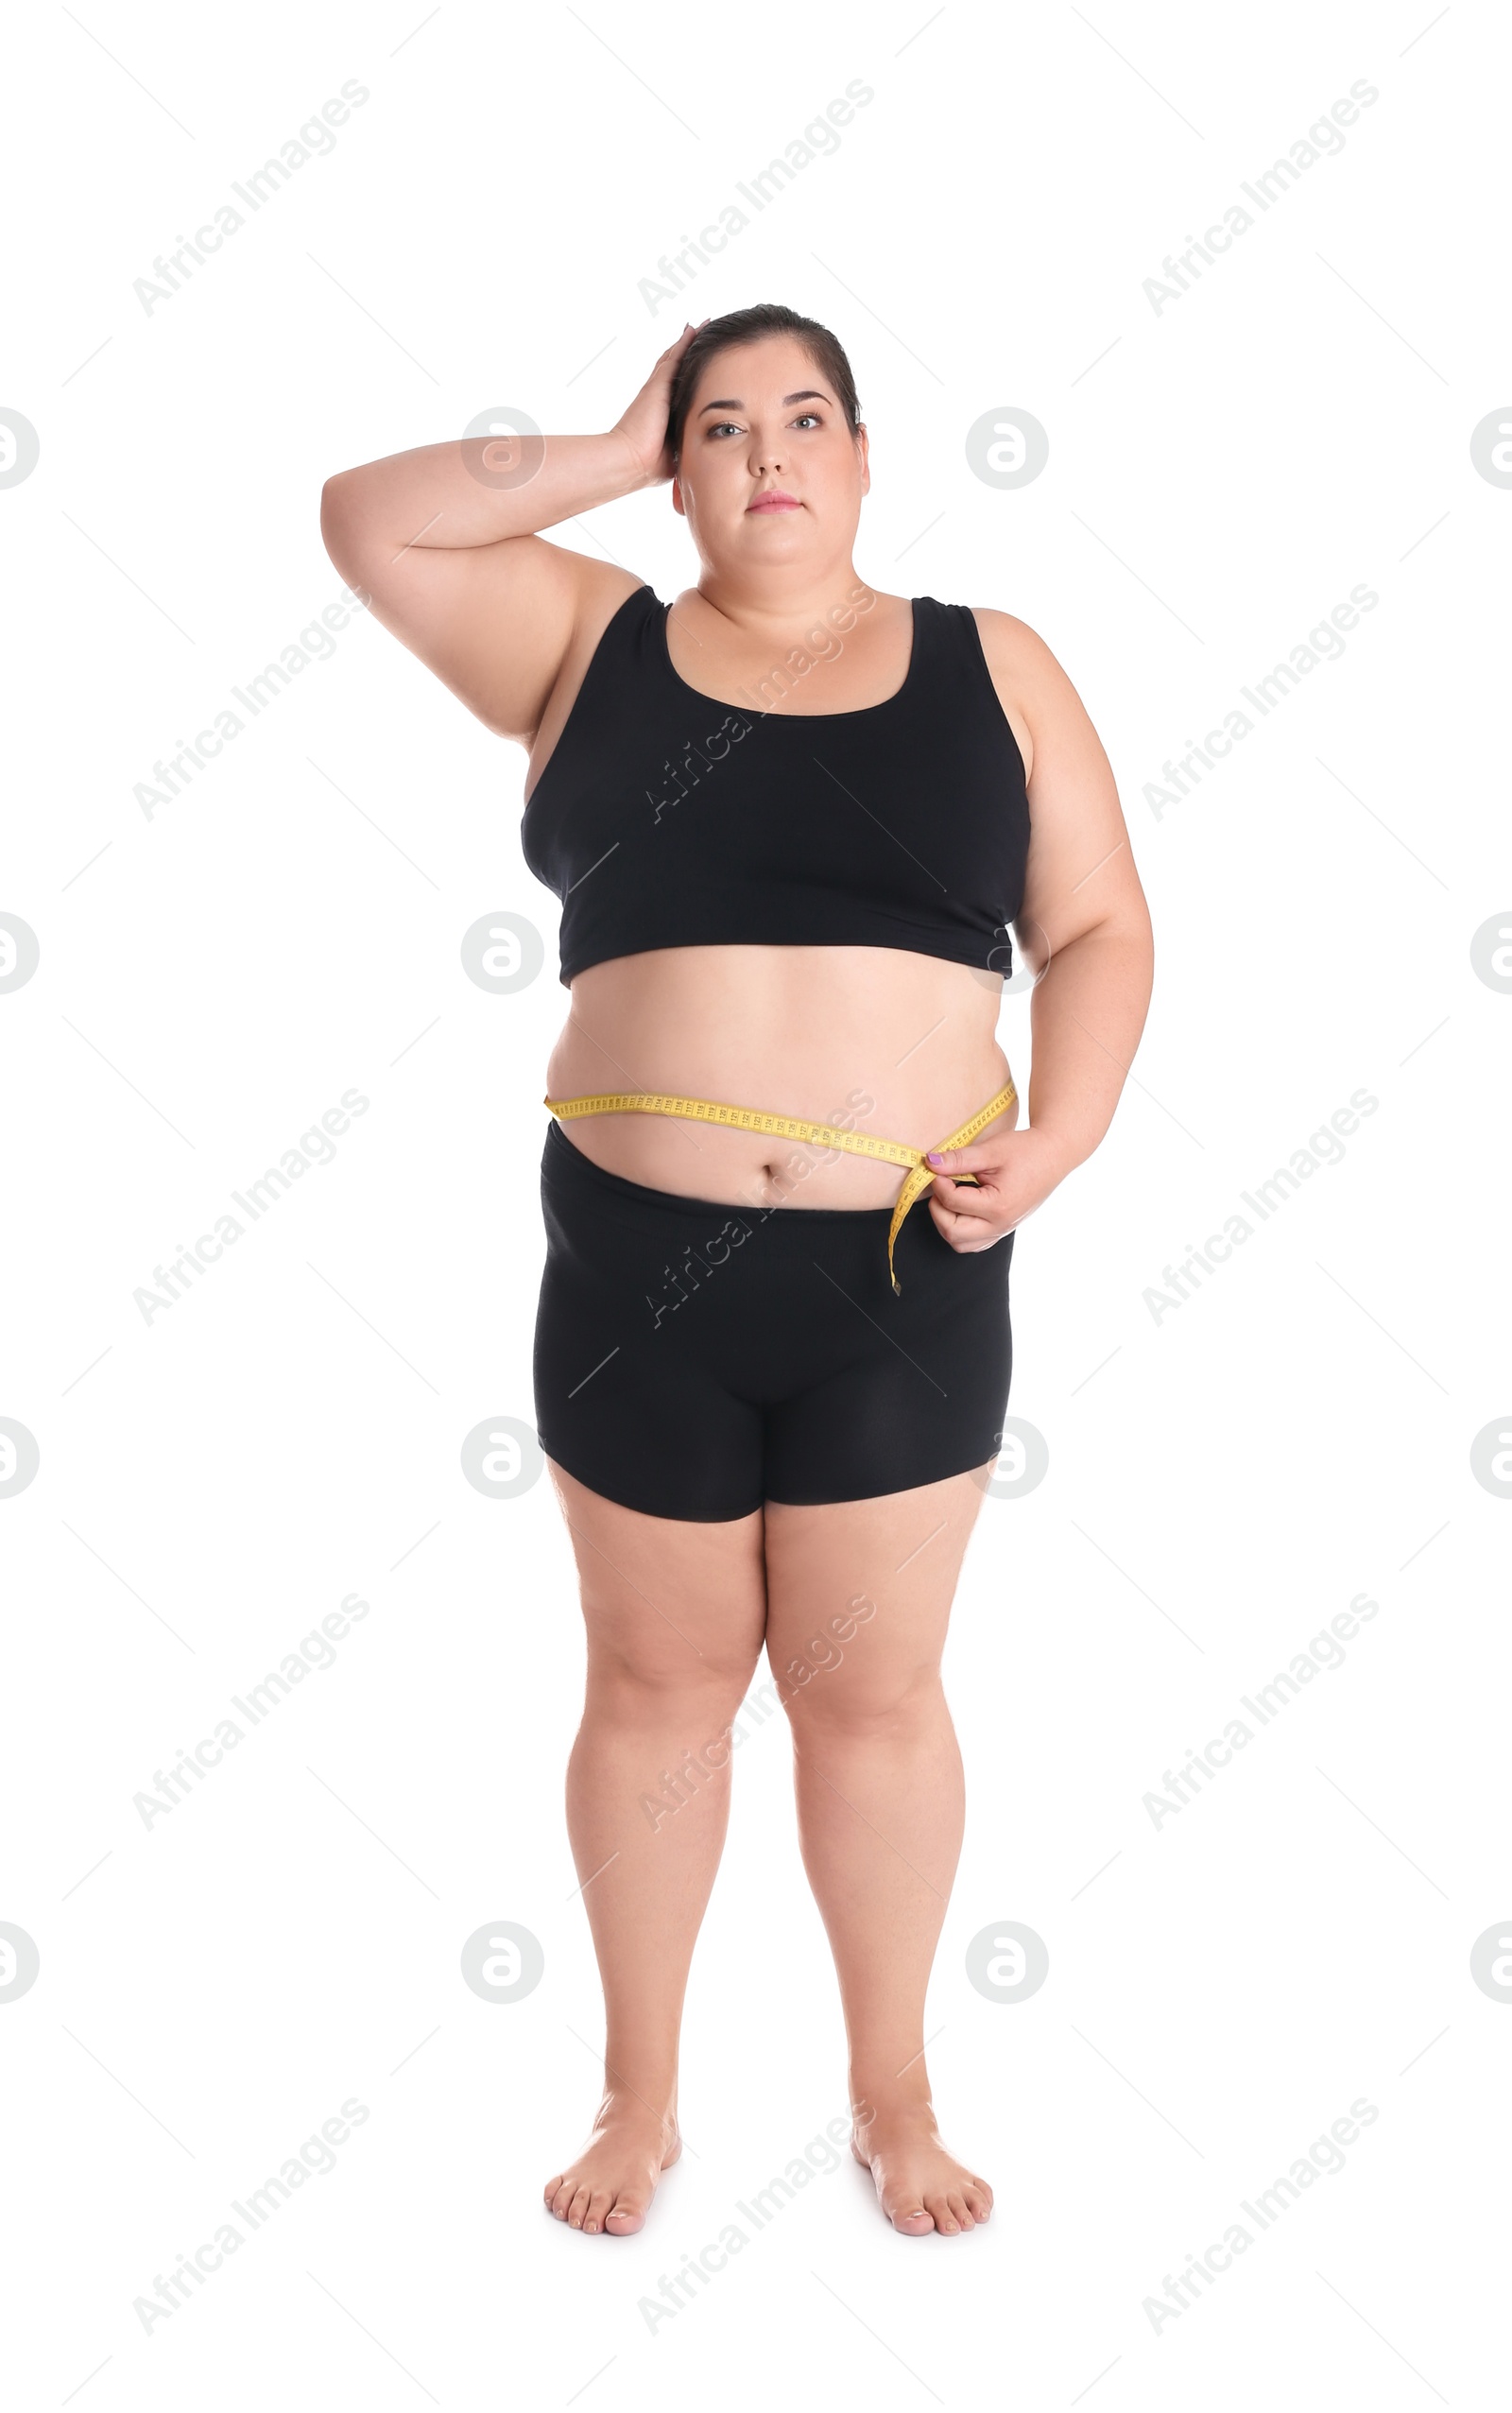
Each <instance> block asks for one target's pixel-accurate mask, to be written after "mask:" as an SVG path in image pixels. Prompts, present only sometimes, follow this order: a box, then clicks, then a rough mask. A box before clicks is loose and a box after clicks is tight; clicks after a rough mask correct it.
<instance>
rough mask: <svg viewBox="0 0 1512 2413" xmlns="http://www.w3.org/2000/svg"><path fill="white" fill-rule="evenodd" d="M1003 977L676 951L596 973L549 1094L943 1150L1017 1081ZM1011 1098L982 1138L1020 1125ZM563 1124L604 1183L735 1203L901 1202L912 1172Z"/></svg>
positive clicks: (583, 1121) (664, 1127) (609, 1125)
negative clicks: (709, 1109) (715, 1107)
mask: <svg viewBox="0 0 1512 2413" xmlns="http://www.w3.org/2000/svg"><path fill="white" fill-rule="evenodd" d="M1002 994H1003V982H1002V979H1001V978H1000V976H999V975H998V974H995V973H988V972H977V971H974V970H973V969H972V968H971V966H970V965H969V964H958V963H946V962H943V961H941V960H940V959H939V958H937V957H933V956H919V955H912V954H908V953H905V952H904V951H903V950H902V949H901V948H896V947H667V948H659V949H655V950H652V951H650V952H648V953H646V954H644V955H635V956H622V957H619V958H618V959H617V960H615V961H614V962H612V963H601V964H594V965H593V967H592V968H591V969H590V970H589V971H587V972H583V973H579V974H578V975H577V978H576V980H575V981H574V982H573V985H572V1006H571V1008H570V1010H569V1013H568V1018H567V1023H566V1026H565V1027H564V1028H563V1030H562V1033H561V1036H560V1038H559V1039H558V1042H557V1044H556V1046H555V1047H554V1048H553V1049H552V1052H551V1057H550V1060H549V1062H548V1064H547V1067H546V1088H547V1094H548V1095H550V1096H552V1097H584V1096H589V1095H596V1094H602V1093H604V1092H605V1091H612V1090H650V1091H656V1092H667V1091H671V1092H673V1093H675V1094H678V1095H679V1096H684V1097H702V1098H708V1099H711V1100H714V1101H716V1102H718V1103H720V1104H723V1105H730V1106H748V1107H754V1108H757V1109H759V1110H761V1111H763V1112H767V1113H772V1114H788V1115H793V1116H796V1117H799V1118H800V1119H801V1120H803V1121H805V1122H811V1123H833V1124H837V1125H839V1126H840V1127H841V1128H842V1129H851V1130H857V1131H863V1132H868V1133H870V1134H871V1135H872V1136H874V1137H876V1138H879V1139H888V1140H902V1141H903V1142H904V1143H905V1144H906V1145H908V1146H912V1147H919V1148H928V1147H934V1146H936V1144H937V1143H938V1142H939V1141H940V1140H941V1139H943V1138H944V1137H946V1136H947V1135H948V1134H949V1133H950V1132H952V1131H954V1130H955V1129H958V1128H959V1127H960V1125H961V1124H963V1123H965V1122H967V1121H969V1120H970V1118H971V1115H972V1114H974V1113H975V1112H977V1110H978V1108H979V1107H982V1106H985V1105H986V1104H987V1102H988V1098H990V1097H992V1096H994V1095H995V1094H996V1093H997V1092H998V1091H999V1090H1000V1089H1001V1088H1002V1087H1003V1085H1004V1083H1005V1081H1006V1080H1007V1078H1008V1062H1007V1058H1006V1057H1005V1055H1004V1053H1003V1050H1002V1049H1001V1047H999V1045H998V1043H997V1040H996V1036H995V1033H996V1028H997V1020H998V1008H999V1004H1000V1001H1001V998H1002ZM1018 1119H1019V1104H1018V1101H1017V1100H1015V1101H1014V1103H1013V1104H1012V1105H1011V1106H1009V1107H1008V1108H1007V1110H1006V1111H1005V1112H1004V1113H1003V1114H1000V1115H999V1116H997V1117H996V1118H995V1119H994V1121H993V1122H991V1123H989V1124H988V1126H987V1127H986V1129H984V1130H983V1131H982V1132H981V1133H979V1134H978V1137H979V1138H982V1139H985V1138H987V1136H988V1133H989V1132H991V1131H996V1130H999V1129H1012V1128H1013V1127H1014V1126H1015V1124H1016V1123H1017V1122H1018ZM562 1129H563V1130H564V1132H565V1134H566V1136H567V1138H568V1139H569V1140H570V1141H571V1143H572V1145H573V1146H575V1147H576V1148H579V1149H581V1151H582V1153H583V1154H584V1155H585V1156H586V1157H589V1158H591V1159H592V1161H593V1163H595V1164H599V1165H602V1166H603V1167H604V1169H605V1170H606V1171H607V1172H610V1173H618V1174H620V1175H621V1176H622V1177H623V1178H624V1179H625V1180H626V1181H640V1182H643V1183H644V1184H645V1186H646V1187H647V1188H649V1189H653V1190H670V1191H673V1192H675V1193H677V1194H678V1195H679V1196H681V1197H683V1198H711V1199H714V1200H718V1201H722V1202H727V1203H730V1204H750V1205H764V1206H798V1207H803V1206H812V1207H850V1208H861V1207H880V1206H890V1205H891V1204H892V1202H893V1200H894V1199H895V1198H896V1197H897V1195H898V1190H899V1186H900V1184H901V1182H902V1179H903V1171H902V1167H900V1166H898V1165H894V1164H888V1163H879V1162H877V1161H876V1160H875V1159H872V1158H869V1157H864V1156H852V1155H851V1154H850V1153H849V1152H845V1151H841V1150H831V1149H828V1148H826V1147H825V1146H821V1145H816V1144H812V1143H809V1142H804V1141H799V1140H790V1139H783V1138H780V1137H778V1136H777V1135H775V1134H773V1133H770V1132H765V1131H741V1130H730V1129H726V1128H724V1127H723V1126H722V1125H719V1124H713V1123H700V1122H696V1121H693V1120H690V1119H687V1118H678V1117H674V1116H669V1115H661V1114H637V1113H628V1114H589V1115H583V1116H581V1117H576V1118H574V1119H573V1120H571V1121H569V1122H567V1123H565V1124H564V1125H563V1126H562Z"/></svg>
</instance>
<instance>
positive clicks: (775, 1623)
mask: <svg viewBox="0 0 1512 2413" xmlns="http://www.w3.org/2000/svg"><path fill="white" fill-rule="evenodd" d="M991 1464H992V1461H991V1459H988V1460H987V1461H986V1463H985V1465H984V1466H982V1467H980V1468H977V1469H975V1470H974V1471H972V1472H970V1473H967V1474H953V1475H947V1476H946V1477H945V1478H944V1479H943V1480H941V1481H939V1482H936V1483H923V1484H920V1485H919V1486H918V1487H917V1488H916V1489H914V1490H911V1491H889V1492H886V1493H885V1494H883V1495H882V1496H880V1497H875V1498H871V1499H866V1500H840V1501H834V1502H831V1503H829V1504H827V1505H824V1506H820V1507H812V1508H805V1507H791V1506H786V1505H783V1504H782V1503H780V1502H778V1501H775V1500H768V1501H767V1503H766V1510H765V1561H766V1653H767V1658H768V1659H769V1661H770V1663H771V1668H772V1673H773V1676H774V1677H775V1678H776V1679H777V1682H778V1685H779V1688H780V1690H781V1692H782V1698H783V1700H784V1701H785V1703H786V1704H787V1706H788V1709H789V1711H790V1713H791V1714H792V1715H795V1716H798V1717H804V1716H812V1717H814V1718H816V1719H823V1718H825V1717H833V1718H836V1719H839V1720H840V1721H842V1722H857V1721H859V1722H865V1721H866V1720H868V1719H869V1718H873V1717H878V1718H885V1717H887V1716H889V1715H892V1713H893V1712H894V1711H895V1710H896V1709H897V1708H898V1707H900V1706H901V1705H902V1703H903V1702H904V1701H905V1700H906V1698H907V1696H908V1694H909V1693H910V1691H911V1690H914V1689H915V1688H916V1687H918V1686H919V1684H920V1683H932V1682H933V1680H934V1678H935V1675H936V1671H937V1669H938V1666H939V1661H940V1655H941V1652H942V1651H943V1649H944V1645H945V1634H946V1629H947V1626H948V1623H949V1619H950V1612H951V1604H952V1602H953V1600H954V1596H955V1589H956V1584H957V1581H958V1578H959V1576H960V1572H961V1561H962V1560H963V1559H964V1557H965V1555H966V1546H967V1543H968V1542H969V1541H970V1540H971V1529H972V1527H973V1525H975V1523H976V1517H977V1512H978V1510H979V1509H980V1508H981V1505H982V1500H983V1497H984V1492H983V1484H984V1482H985V1479H986V1476H987V1474H988V1473H989V1471H990V1468H991Z"/></svg>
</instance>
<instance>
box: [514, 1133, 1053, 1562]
mask: <svg viewBox="0 0 1512 2413" xmlns="http://www.w3.org/2000/svg"><path fill="white" fill-rule="evenodd" d="M898 1178H899V1181H900V1182H901V1181H902V1172H900V1174H899V1177H898ZM541 1212H542V1215H543V1216H544V1219H545V1227H546V1263H545V1269H544V1272H543V1274H542V1277H541V1298H540V1304H539V1306H538V1309H537V1314H536V1331H535V1350H534V1378H535V1405H536V1432H537V1438H538V1439H539V1440H540V1443H541V1448H542V1449H543V1450H544V1451H545V1453H546V1455H547V1456H548V1457H551V1458H554V1459H555V1460H556V1461H557V1464H558V1466H561V1467H564V1468H565V1469H566V1471H567V1473H568V1474H574V1475H576V1477H577V1479H578V1481H579V1482H581V1483H585V1484H587V1485H588V1487H589V1489H590V1490H591V1491H597V1492H600V1493H601V1494H602V1495H603V1496H604V1497H605V1498H606V1499H610V1500H616V1501H618V1502H619V1503H620V1504H621V1506H623V1507H625V1508H639V1509H641V1510H643V1511H644V1513H645V1514H646V1515H648V1516H663V1517H683V1518H691V1519H695V1520H696V1521H698V1522H700V1523H723V1522H727V1521H728V1520H730V1518H733V1517H742V1516H748V1515H750V1513H751V1512H752V1510H754V1509H756V1508H760V1507H761V1506H762V1504H763V1502H764V1501H765V1500H776V1501H786V1502H791V1503H795V1504H801V1505H804V1506H809V1505H814V1504H816V1503H818V1502H822V1501H832V1500H865V1499H872V1498H874V1497H876V1496H878V1495H879V1494H880V1493H883V1492H887V1491H909V1490H911V1489H912V1488H913V1487H914V1486H915V1485H917V1484H920V1483H934V1482H937V1481H938V1480H939V1479H940V1478H941V1477H942V1476H944V1475H947V1474H964V1473H965V1472H966V1470H967V1469H968V1468H970V1467H977V1466H983V1465H985V1464H986V1463H987V1462H988V1459H990V1458H992V1457H994V1456H996V1455H997V1452H998V1450H999V1448H1000V1447H1001V1444H1002V1439H1003V1419H1004V1412H1005V1407H1006V1405H1007V1398H1008V1382H1009V1376H1010V1373H1011V1370H1012V1364H1013V1339H1012V1334H1011V1332H1010V1329H1009V1323H1008V1267H1009V1262H1010V1259H1011V1257H1012V1252H1013V1243H1014V1239H1015V1236H1016V1235H1015V1233H1013V1232H1007V1233H1005V1236H1004V1237H1003V1238H1002V1239H1001V1240H999V1241H998V1242H997V1243H996V1244H995V1246H994V1247H992V1248H990V1249H985V1250H979V1251H976V1252H974V1253H972V1254H970V1255H961V1254H958V1253H957V1251H956V1250H954V1249H953V1248H952V1247H951V1246H950V1244H949V1242H948V1241H946V1240H944V1239H942V1238H941V1236H940V1234H939V1232H936V1229H935V1223H934V1218H933V1216H932V1215H930V1213H929V1208H928V1204H927V1201H926V1200H925V1199H923V1198H921V1199H919V1203H918V1204H917V1205H916V1206H915V1207H914V1209H913V1211H912V1213H911V1214H910V1215H909V1216H908V1218H907V1220H906V1222H905V1223H904V1225H903V1227H902V1231H901V1232H900V1233H899V1234H898V1241H897V1246H896V1249H895V1250H894V1264H895V1266H896V1267H897V1273H898V1279H899V1282H900V1283H901V1284H902V1296H901V1297H900V1296H899V1295H898V1294H897V1293H895V1292H894V1290H893V1287H892V1284H891V1283H890V1282H889V1280H888V1278H887V1227H888V1224H889V1223H890V1221H891V1219H892V1210H891V1208H890V1207H860V1208H850V1207H798V1206H780V1207H760V1206H756V1207H747V1206H731V1205H727V1204H725V1203H723V1202H717V1203H716V1202H715V1201H713V1200H711V1199H708V1198H679V1197H678V1196H676V1195H675V1194H674V1193H673V1192H671V1191H667V1190H652V1189H647V1188H644V1186H643V1185H642V1184H641V1183H640V1182H638V1181H625V1180H624V1179H623V1178H622V1177H621V1176H620V1175H619V1174H617V1173H607V1172H605V1171H604V1170H603V1169H602V1167H601V1166H599V1165H596V1164H594V1163H593V1162H592V1161H591V1159H590V1158H588V1157H586V1156H584V1154H583V1153H582V1150H581V1149H580V1148H577V1147H575V1146H574V1145H573V1143H572V1141H571V1140H570V1139H568V1137H567V1135H566V1133H565V1132H564V1131H563V1130H562V1129H561V1126H560V1125H559V1124H558V1123H557V1122H553V1123H552V1124H551V1125H550V1126H549V1128H548V1129H547V1132H546V1142H545V1147H544V1150H543V1152H542V1155H541Z"/></svg>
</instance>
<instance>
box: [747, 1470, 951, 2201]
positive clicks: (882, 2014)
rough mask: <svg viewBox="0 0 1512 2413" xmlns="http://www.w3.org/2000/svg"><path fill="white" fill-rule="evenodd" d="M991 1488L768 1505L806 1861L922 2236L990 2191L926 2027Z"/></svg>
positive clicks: (885, 2134)
mask: <svg viewBox="0 0 1512 2413" xmlns="http://www.w3.org/2000/svg"><path fill="white" fill-rule="evenodd" d="M990 1464H991V1461H990V1460H988V1467H990ZM986 1471H987V1469H983V1470H981V1472H983V1473H985V1472H986ZM982 1496H983V1495H982V1490H981V1486H980V1482H979V1480H978V1478H977V1476H976V1475H973V1474H955V1475H951V1476H949V1477H948V1478H947V1479H946V1480H945V1481H943V1482H939V1483H927V1484H923V1485H921V1486H920V1487H919V1489H918V1490H915V1491H894V1492H889V1493H888V1494H887V1495H886V1496H885V1497H883V1498H880V1499H869V1500H855V1501H842V1502H837V1503H835V1504H833V1505H832V1506H827V1507H821V1508H795V1507H784V1506H781V1505H779V1504H778V1503H777V1502H775V1501H771V1500H769V1501H768V1502H767V1503H766V1509H765V1549H766V1588H767V1629H766V1648H767V1656H768V1658H769V1660H770V1662H771V1667H772V1673H773V1676H774V1677H775V1678H776V1680H777V1682H778V1685H779V1688H780V1690H781V1692H782V1698H783V1700H784V1703H785V1705H786V1708H787V1713H788V1716H789V1718H790V1720H791V1722H792V1728H793V1750H794V1774H795V1781H796V1785H797V1791H798V1813H799V1836H800V1840H801V1844H802V1850H803V1864H804V1867H805V1868H806V1869H807V1870H808V1876H809V1883H810V1885H811V1886H812V1887H813V1888H814V1894H815V1899H816V1902H817V1903H818V1905H819V1910H820V1912H821V1914H822V1916H823V1919H824V1923H825V1926H826V1928H827V1930H828V1932H829V1938H830V1946H831V1949H832V1951H833V1954H834V1962H835V1969H836V1971H837V1973H838V1975H839V1980H840V1991H841V1996H842V1999H843V2001H844V2005H845V2018H846V2032H847V2036H848V2038H849V2042H850V2054H851V2104H852V2107H853V2111H854V2118H855V2131H854V2138H853V2149H854V2151H855V2153H856V2156H857V2159H858V2160H860V2161H862V2162H865V2163H868V2166H869V2167H870V2170H871V2173H872V2176H873V2178H874V2180H876V2184H877V2192H878V2195H879V2196H880V2198H881V2199H882V2205H883V2209H884V2211H885V2212H886V2214H887V2215H888V2217H889V2218H890V2219H891V2220H892V2222H893V2224H894V2226H895V2227H896V2228H898V2229H899V2230H901V2231H902V2232H903V2233H904V2234H906V2235H911V2236H913V2235H922V2234H924V2233H925V2232H927V2231H929V2230H931V2229H938V2230H940V2231H942V2232H954V2231H957V2230H961V2229H970V2228H971V2227H973V2226H974V2225H975V2223H976V2221H978V2220H985V2219H986V2218H987V2216H988V2210H989V2208H990V2206H991V2202H992V2191H991V2189H990V2187H988V2185H987V2184H986V2182H985V2181H984V2180H981V2179H980V2178H978V2177H977V2176H976V2175H975V2174H974V2172H973V2171H972V2170H971V2165H970V2164H963V2163H959V2162H957V2161H956V2160H955V2159H954V2156H952V2155H951V2154H949V2153H947V2151H946V2150H945V2147H944V2146H943V2145H942V2144H941V2142H940V2137H939V2132H938V2130H937V2129H936V2126H935V2119H934V2114H933V2111H931V2109H930V2095H929V2081H928V2078H927V2077H926V2075H925V2069H924V2026H923V2021H924V1991H925V1988H926V1986H927V1985H928V1982H929V1972H930V1966H931V1963H932V1962H933V1960H934V1956H935V1947H936V1942H937V1940H938V1938H939V1931H940V1925H941V1922H942V1921H943V1919H944V1916H945V1905H946V1902H947V1900H948V1898H949V1895H950V1889H951V1882H952V1879H953V1878H954V1873H955V1863H956V1860H957V1858H958V1857H959V1854H960V1847H961V1825H962V1808H963V1790H962V1778H961V1758H960V1752H959V1749H957V1746H956V1741H955V1731H954V1727H953V1726H952V1724H951V1716H950V1712H949V1710H948V1709H947V1707H946V1705H945V1696H944V1693H943V1691H942V1689H941V1685H940V1675H939V1661H940V1652H941V1650H942V1648H943V1646H944V1641H945V1629H946V1623H947V1619H948V1617H949V1614H950V1606H951V1601H952V1598H953V1597H954V1591H955V1583H956V1578H957V1577H958V1575H959V1573H960V1566H961V1560H962V1556H963V1554H964V1552H965V1549H966V1544H967V1541H968V1538H969V1537H970V1534H971V1526H972V1525H973V1523H974V1522H975V1518H976V1512H977V1510H978V1508H980V1506H981V1504H982Z"/></svg>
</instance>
